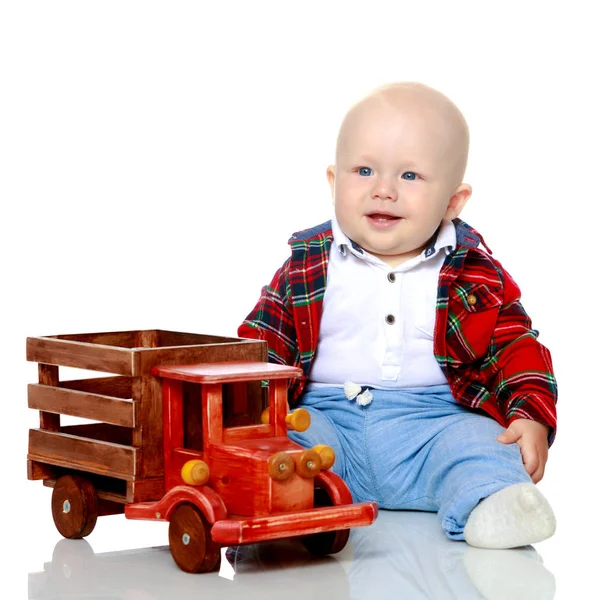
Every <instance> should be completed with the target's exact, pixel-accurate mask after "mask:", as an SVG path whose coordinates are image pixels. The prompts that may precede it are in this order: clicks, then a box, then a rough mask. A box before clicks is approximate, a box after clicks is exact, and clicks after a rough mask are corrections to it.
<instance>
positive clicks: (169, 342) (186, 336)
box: [156, 329, 242, 347]
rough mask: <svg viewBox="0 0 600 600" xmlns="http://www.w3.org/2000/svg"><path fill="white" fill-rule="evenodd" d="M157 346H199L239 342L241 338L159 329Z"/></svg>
mask: <svg viewBox="0 0 600 600" xmlns="http://www.w3.org/2000/svg"><path fill="white" fill-rule="evenodd" d="M156 333H157V334H158V344H156V345H157V346H160V347H165V346H199V345H206V344H225V343H236V342H241V341H242V338H230V337H222V336H218V335H206V334H202V333H182V332H180V331H165V330H164V329H159V330H158V331H157V332H156Z"/></svg>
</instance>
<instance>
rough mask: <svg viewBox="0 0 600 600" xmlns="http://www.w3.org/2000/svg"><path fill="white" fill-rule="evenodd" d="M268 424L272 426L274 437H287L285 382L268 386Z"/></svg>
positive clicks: (274, 382) (277, 382)
mask: <svg viewBox="0 0 600 600" xmlns="http://www.w3.org/2000/svg"><path fill="white" fill-rule="evenodd" d="M269 396H270V398H269V407H270V412H269V422H270V423H271V424H272V425H273V426H274V433H275V437H280V436H283V437H285V436H287V431H288V426H287V423H286V420H285V418H286V417H287V406H288V404H287V380H283V381H271V382H270V384H269Z"/></svg>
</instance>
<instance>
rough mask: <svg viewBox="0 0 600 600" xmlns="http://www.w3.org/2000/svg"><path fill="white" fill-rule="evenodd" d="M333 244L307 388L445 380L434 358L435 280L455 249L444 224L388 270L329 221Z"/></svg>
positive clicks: (449, 228)
mask: <svg viewBox="0 0 600 600" xmlns="http://www.w3.org/2000/svg"><path fill="white" fill-rule="evenodd" d="M332 230H333V243H332V244H331V250H330V255H329V266H328V270H327V287H326V289H325V296H324V298H323V315H322V318H321V327H320V332H319V344H318V347H317V353H316V356H315V359H314V362H313V365H312V368H311V371H310V375H309V383H310V385H311V386H315V387H317V386H323V385H326V386H332V385H335V386H342V385H343V384H344V382H345V381H352V382H354V383H357V384H359V385H361V386H365V385H369V386H372V387H375V388H381V389H397V388H413V387H424V386H430V385H439V384H444V383H447V380H446V378H445V377H444V374H443V372H442V370H441V369H440V367H439V365H438V362H437V361H436V359H435V357H434V355H433V329H434V325H435V306H436V300H437V288H438V277H439V273H440V269H441V268H442V265H443V263H444V259H445V257H446V255H447V254H449V253H450V252H451V251H452V250H453V249H454V248H455V247H456V229H455V227H454V224H453V223H452V222H451V221H443V222H442V225H441V227H440V229H439V232H438V235H437V238H436V240H435V242H434V244H433V245H432V246H429V247H428V248H426V249H425V250H423V252H422V253H421V254H420V255H419V256H416V257H415V258H412V259H411V260H408V261H406V262H405V263H402V264H401V265H398V266H397V267H395V268H393V269H392V268H391V267H390V266H389V265H387V264H386V263H384V262H383V261H382V260H380V259H379V258H377V257H376V256H373V255H371V254H369V253H368V252H366V251H365V250H363V249H362V248H360V247H359V246H358V245H357V244H355V243H354V242H352V241H351V240H350V239H349V238H348V237H347V236H346V235H345V234H344V233H343V232H342V230H341V229H340V226H339V224H338V222H337V220H336V219H335V217H334V218H333V219H332Z"/></svg>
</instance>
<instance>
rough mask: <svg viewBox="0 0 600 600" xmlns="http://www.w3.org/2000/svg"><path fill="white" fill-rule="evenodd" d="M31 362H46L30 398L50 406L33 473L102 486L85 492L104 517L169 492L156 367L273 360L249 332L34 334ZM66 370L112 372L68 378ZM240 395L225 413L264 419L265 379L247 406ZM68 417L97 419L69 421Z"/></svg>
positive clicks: (228, 400)
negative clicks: (62, 372)
mask: <svg viewBox="0 0 600 600" xmlns="http://www.w3.org/2000/svg"><path fill="white" fill-rule="evenodd" d="M27 360H28V361H32V362H37V363H38V372H39V383H37V384H31V385H29V388H28V404H29V407H30V408H33V409H37V410H39V411H40V427H39V429H31V430H30V432H29V453H28V456H27V458H28V460H27V467H28V469H27V472H28V478H29V479H42V480H44V485H47V486H50V487H54V486H55V484H56V481H57V480H58V479H59V478H60V477H63V476H65V475H71V476H72V477H71V478H65V477H63V480H62V481H65V480H66V481H67V482H70V485H79V483H78V482H79V481H80V479H82V478H83V479H84V480H85V481H84V482H83V483H84V484H85V485H87V486H89V484H90V483H91V486H93V487H91V488H90V489H89V494H88V492H87V491H86V489H83V490H80V493H81V494H82V502H83V503H84V504H85V502H87V501H88V500H89V501H90V502H92V501H93V502H94V503H96V502H97V504H98V505H97V506H96V507H94V508H95V509H96V510H97V513H98V514H99V515H102V514H114V513H119V512H123V510H124V505H125V504H126V503H133V502H145V501H155V500H158V499H160V498H161V497H162V495H163V494H164V465H163V462H164V452H163V415H162V392H161V385H160V381H159V379H158V378H156V377H154V376H153V375H151V374H150V371H151V369H152V368H153V367H156V366H165V365H173V364H195V363H207V362H225V361H232V360H248V361H266V360H267V346H266V344H265V343H264V342H261V341H255V340H246V339H240V338H227V337H218V336H210V335H201V334H192V333H181V332H174V331H162V330H140V331H123V332H112V333H90V334H78V335H56V336H47V337H35V338H28V339H27ZM60 367H75V368H79V369H85V370H90V371H99V372H102V373H104V374H105V376H101V377H90V378H87V379H79V380H75V381H61V380H60V374H59V368H60ZM240 397H241V396H240V394H235V393H233V390H231V393H230V394H225V393H224V403H225V406H224V412H225V413H226V414H228V416H229V418H231V419H233V420H237V421H239V422H245V421H254V422H258V421H257V420H258V419H259V418H260V412H261V411H262V409H263V408H264V403H265V400H264V398H263V394H262V393H261V390H260V384H258V385H256V386H255V387H254V388H253V389H248V390H245V393H244V394H243V398H244V404H243V405H240V402H239V398H240ZM192 400H193V399H192ZM61 415H69V416H72V417H80V418H83V419H86V420H91V421H93V422H90V423H85V424H78V425H63V424H61ZM190 416H192V415H190ZM84 487H85V486H84ZM56 491H57V490H55V492H56ZM66 493H67V494H69V495H70V494H71V491H68V490H67V492H66ZM55 496H57V497H58V499H60V494H56V493H55V494H53V513H54V510H55V507H54V503H55ZM88 496H90V498H91V496H93V499H90V498H87V497H88ZM86 498H87V499H86ZM56 508H58V507H56ZM74 508H75V507H74ZM84 508H85V507H84ZM61 513H62V507H61ZM55 516H56V515H55ZM55 520H56V519H55ZM94 522H95V517H94ZM57 526H58V523H57ZM88 527H89V525H88ZM91 527H92V528H93V524H91ZM59 530H60V527H59ZM90 531H91V529H90ZM61 533H63V535H65V533H64V532H63V531H61ZM79 533H80V534H81V535H85V534H86V532H85V531H81V532H79ZM87 533H89V531H88V532H87ZM67 537H80V535H77V536H67Z"/></svg>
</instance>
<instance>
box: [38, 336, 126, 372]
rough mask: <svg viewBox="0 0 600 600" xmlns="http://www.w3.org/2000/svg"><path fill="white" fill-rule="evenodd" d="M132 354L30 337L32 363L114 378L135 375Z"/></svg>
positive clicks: (94, 345)
mask: <svg viewBox="0 0 600 600" xmlns="http://www.w3.org/2000/svg"><path fill="white" fill-rule="evenodd" d="M132 356H133V351H132V350H128V349H125V348H114V347H110V346H101V345H98V344H89V343H84V342H75V341H70V340H60V339H57V338H27V360H29V361H31V362H38V363H45V364H49V365H60V366H64V367H75V368H79V369H89V370H91V371H103V372H105V373H114V374H115V375H136V373H134V370H133V364H134V361H133V357H132Z"/></svg>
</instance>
